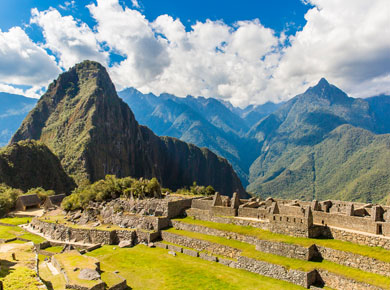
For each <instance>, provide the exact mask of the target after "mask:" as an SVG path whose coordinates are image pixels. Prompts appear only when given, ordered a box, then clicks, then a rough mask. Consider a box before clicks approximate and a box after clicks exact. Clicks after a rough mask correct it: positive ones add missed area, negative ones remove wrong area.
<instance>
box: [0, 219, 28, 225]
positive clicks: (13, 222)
mask: <svg viewBox="0 0 390 290" xmlns="http://www.w3.org/2000/svg"><path fill="white" fill-rule="evenodd" d="M31 219H32V218H31V217H14V218H3V219H0V223H5V224H10V225H15V226H18V225H23V224H27V223H29V222H30V221H31Z"/></svg>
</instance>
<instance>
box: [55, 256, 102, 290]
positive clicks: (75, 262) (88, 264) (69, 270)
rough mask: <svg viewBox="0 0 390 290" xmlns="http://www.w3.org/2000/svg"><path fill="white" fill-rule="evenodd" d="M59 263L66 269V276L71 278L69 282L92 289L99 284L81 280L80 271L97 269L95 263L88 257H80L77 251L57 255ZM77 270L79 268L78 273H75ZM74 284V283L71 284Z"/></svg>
mask: <svg viewBox="0 0 390 290" xmlns="http://www.w3.org/2000/svg"><path fill="white" fill-rule="evenodd" d="M54 257H55V258H56V259H57V261H59V262H60V263H61V265H62V266H63V267H64V269H65V271H66V274H67V275H68V277H69V280H71V281H74V282H73V283H76V284H78V285H83V286H87V287H91V286H93V285H95V284H97V281H88V280H82V279H79V278H78V276H79V274H80V269H85V268H89V269H95V268H96V266H95V261H94V260H92V259H91V258H88V257H87V256H83V255H80V254H79V253H78V252H77V251H70V252H66V253H63V254H57V255H55V256H54ZM75 268H79V269H78V270H77V271H74V269H75ZM71 283H72V282H71Z"/></svg>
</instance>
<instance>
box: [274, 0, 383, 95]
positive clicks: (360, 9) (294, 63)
mask: <svg viewBox="0 0 390 290" xmlns="http://www.w3.org/2000/svg"><path fill="white" fill-rule="evenodd" d="M309 2H310V4H312V5H315V7H314V8H313V9H310V10H309V11H308V12H307V14H306V15H305V18H306V20H307V24H306V25H305V26H304V28H303V30H302V31H299V32H297V33H296V35H295V36H292V37H291V38H290V41H291V46H289V47H287V48H285V49H284V56H283V58H282V59H281V61H280V63H279V65H278V68H277V69H276V71H275V73H274V74H273V77H274V78H273V82H272V83H271V84H270V90H271V91H272V90H274V91H277V92H279V94H281V95H283V96H285V98H288V97H292V96H293V95H294V94H296V93H298V92H299V91H302V90H303V87H306V86H307V85H308V84H310V85H311V84H314V83H315V82H316V81H318V79H319V78H320V77H322V76H324V77H326V78H327V79H328V80H329V81H330V82H331V83H334V84H336V85H338V86H339V87H341V88H342V89H343V90H345V91H347V92H348V93H350V94H351V95H352V96H355V97H367V96H370V95H372V94H373V92H382V93H383V92H387V93H390V82H389V75H390V18H389V15H390V5H389V3H388V1H387V0H372V1H366V0H344V1H338V0H310V1H309Z"/></svg>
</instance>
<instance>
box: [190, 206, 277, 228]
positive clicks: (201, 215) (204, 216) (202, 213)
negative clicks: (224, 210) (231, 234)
mask: <svg viewBox="0 0 390 290" xmlns="http://www.w3.org/2000/svg"><path fill="white" fill-rule="evenodd" d="M186 214H187V215H188V216H192V217H194V218H195V219H198V220H204V221H211V222H215V223H222V224H234V225H239V226H252V227H255V228H260V229H264V230H269V229H270V223H269V222H268V221H267V220H257V221H254V220H248V219H240V218H233V217H231V218H228V217H222V216H213V215H210V214H209V211H208V210H201V209H197V208H190V209H187V210H186Z"/></svg>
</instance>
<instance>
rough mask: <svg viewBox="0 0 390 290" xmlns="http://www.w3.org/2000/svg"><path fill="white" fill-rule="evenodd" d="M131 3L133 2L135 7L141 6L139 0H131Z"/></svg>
mask: <svg viewBox="0 0 390 290" xmlns="http://www.w3.org/2000/svg"><path fill="white" fill-rule="evenodd" d="M131 4H133V7H135V8H140V7H141V6H140V5H139V3H138V1H137V0H131Z"/></svg>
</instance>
